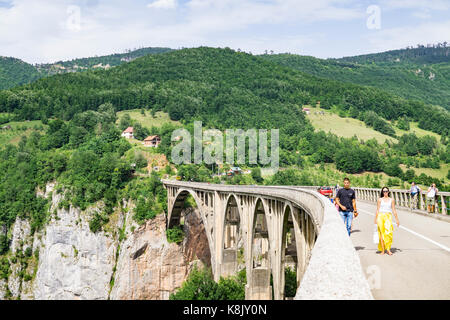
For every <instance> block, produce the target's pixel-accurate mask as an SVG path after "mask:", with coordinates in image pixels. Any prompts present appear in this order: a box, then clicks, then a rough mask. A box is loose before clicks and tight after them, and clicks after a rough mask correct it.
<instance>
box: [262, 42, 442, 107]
mask: <svg viewBox="0 0 450 320" xmlns="http://www.w3.org/2000/svg"><path fill="white" fill-rule="evenodd" d="M262 57H263V58H265V59H268V60H270V61H273V62H276V63H278V64H281V65H284V66H288V67H291V68H294V69H297V70H301V71H303V72H306V73H309V74H312V75H314V76H318V77H323V78H327V79H333V80H338V81H345V82H351V83H355V84H360V85H366V86H373V87H377V88H380V89H383V90H385V91H387V92H390V93H393V94H396V95H399V96H401V97H403V98H405V99H416V100H420V101H423V102H425V103H429V104H435V105H440V106H443V107H444V108H446V109H448V110H449V109H450V89H449V88H450V48H448V47H446V48H417V49H404V50H394V51H388V52H383V53H377V54H371V55H363V56H356V57H346V58H342V59H327V60H323V59H318V58H314V57H309V56H300V55H292V54H279V55H263V56H262Z"/></svg>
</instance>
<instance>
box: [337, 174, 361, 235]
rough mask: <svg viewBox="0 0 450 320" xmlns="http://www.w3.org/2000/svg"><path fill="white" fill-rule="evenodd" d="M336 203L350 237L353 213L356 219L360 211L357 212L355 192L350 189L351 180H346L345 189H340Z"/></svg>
mask: <svg viewBox="0 0 450 320" xmlns="http://www.w3.org/2000/svg"><path fill="white" fill-rule="evenodd" d="M336 203H337V204H338V206H339V214H340V215H341V217H342V220H344V224H345V227H346V228H347V232H348V235H349V236H350V233H351V227H352V220H353V213H354V214H355V218H356V217H357V216H358V211H357V210H356V197H355V190H353V189H350V179H349V178H345V179H344V187H343V188H341V189H339V191H338V193H337V195H336Z"/></svg>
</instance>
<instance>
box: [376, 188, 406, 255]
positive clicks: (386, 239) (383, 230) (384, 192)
mask: <svg viewBox="0 0 450 320" xmlns="http://www.w3.org/2000/svg"><path fill="white" fill-rule="evenodd" d="M390 196H391V193H390V192H389V188H388V187H383V188H382V189H381V194H380V198H378V203H377V212H376V214H375V223H376V225H377V228H378V237H379V238H380V241H379V242H378V250H379V251H380V252H381V254H384V250H386V251H387V253H388V255H392V252H391V246H392V239H393V235H394V226H393V224H392V213H394V215H395V220H396V222H397V227H399V226H400V221H399V220H398V215H397V211H396V210H395V200H394V199H392V198H391V197H390Z"/></svg>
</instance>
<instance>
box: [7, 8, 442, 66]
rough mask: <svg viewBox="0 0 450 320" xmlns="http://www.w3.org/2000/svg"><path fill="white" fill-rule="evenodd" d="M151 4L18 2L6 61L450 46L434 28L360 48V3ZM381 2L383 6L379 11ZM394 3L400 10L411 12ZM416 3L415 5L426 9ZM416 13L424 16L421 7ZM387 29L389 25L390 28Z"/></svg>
mask: <svg viewBox="0 0 450 320" xmlns="http://www.w3.org/2000/svg"><path fill="white" fill-rule="evenodd" d="M151 1H153V0H148V1H143V0H140V1H134V2H124V1H121V0H77V2H75V1H74V0H60V1H54V0H39V1H35V0H12V7H8V8H6V7H1V6H0V35H1V36H0V55H8V56H14V57H18V58H21V59H23V60H25V61H27V62H31V63H36V62H54V61H57V60H67V59H72V58H79V57H87V56H94V55H104V54H111V53H115V52H123V51H124V50H125V49H128V48H129V49H133V48H136V47H141V46H147V47H148V46H164V47H171V48H180V47H197V46H202V45H206V46H211V47H226V46H228V47H231V48H234V49H237V48H240V49H242V50H244V51H247V52H248V51H252V52H253V53H262V52H264V50H266V49H267V50H274V51H275V52H292V53H302V54H315V55H316V56H321V57H323V56H329V57H332V56H337V55H339V54H340V53H341V52H342V51H345V52H346V53H348V52H350V53H351V52H355V53H356V52H358V51H361V50H366V49H367V50H369V49H370V50H371V51H372V52H373V51H374V50H379V49H382V50H385V49H392V48H398V47H401V46H407V45H413V44H416V43H426V42H430V43H431V42H433V41H434V40H433V39H434V38H439V41H441V42H442V41H444V40H448V39H440V37H438V35H437V33H440V34H441V35H448V34H449V32H448V31H449V30H446V29H445V28H442V26H441V27H439V26H438V24H435V25H436V28H437V29H436V30H434V29H433V26H430V27H429V28H428V29H426V32H418V33H416V30H415V29H414V28H413V27H411V28H407V27H405V28H402V29H382V30H377V31H376V32H371V33H370V34H368V35H367V37H368V38H367V39H366V44H362V45H361V43H360V42H358V36H360V35H361V33H363V32H365V31H367V30H366V28H365V20H366V18H367V14H366V6H365V5H363V4H361V2H360V1H358V0H339V1H338V0H314V1H312V0H190V1H188V2H182V1H177V0H156V1H153V2H151ZM382 1H384V0H379V2H380V6H381V2H382ZM395 1H396V2H397V4H395V3H394V4H395V5H396V6H397V7H398V6H400V5H406V2H405V3H403V2H401V1H400V0H394V2H395ZM411 1H412V3H413V4H414V5H416V6H418V5H419V4H420V3H419V2H418V1H416V0H411ZM149 2H151V3H150V4H149V5H147V3H149ZM74 3H76V4H77V5H78V6H79V7H80V12H79V14H80V19H79V28H78V26H77V28H68V21H69V26H73V24H72V22H76V21H77V16H73V17H72V18H73V20H68V19H70V13H68V7H70V6H71V5H73V4H74ZM147 7H150V8H152V9H150V10H147ZM435 7H436V8H437V7H439V2H435V3H434V6H433V8H435ZM156 9H170V10H156ZM382 10H384V9H383V7H382ZM392 10H394V9H392ZM395 10H398V11H399V12H402V9H395ZM415 10H416V11H419V10H418V9H417V7H415ZM429 10H432V9H429ZM69 11H70V10H69ZM403 11H404V10H403ZM422 11H423V12H428V11H426V10H422ZM72 12H76V10H75V11H72ZM416 20H417V18H416ZM420 22H423V21H420ZM386 25H388V24H387V23H384V20H383V28H384V26H386ZM324 26H325V27H324ZM341 26H345V28H342V29H341ZM354 26H356V27H355V28H353V29H350V28H351V27H354ZM358 28H359V29H358ZM341 30H342V31H341ZM360 30H362V31H360ZM427 32H428V34H427ZM429 34H431V35H432V36H431V37H429ZM331 43H332V44H331Z"/></svg>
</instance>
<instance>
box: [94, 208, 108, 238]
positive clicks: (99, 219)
mask: <svg viewBox="0 0 450 320" xmlns="http://www.w3.org/2000/svg"><path fill="white" fill-rule="evenodd" d="M108 221H109V219H108V217H104V216H102V215H101V214H99V213H98V212H96V213H95V215H94V217H93V218H92V219H91V221H89V229H90V230H91V232H93V233H97V231H99V230H101V229H102V227H103V225H105V224H106V223H108Z"/></svg>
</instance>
